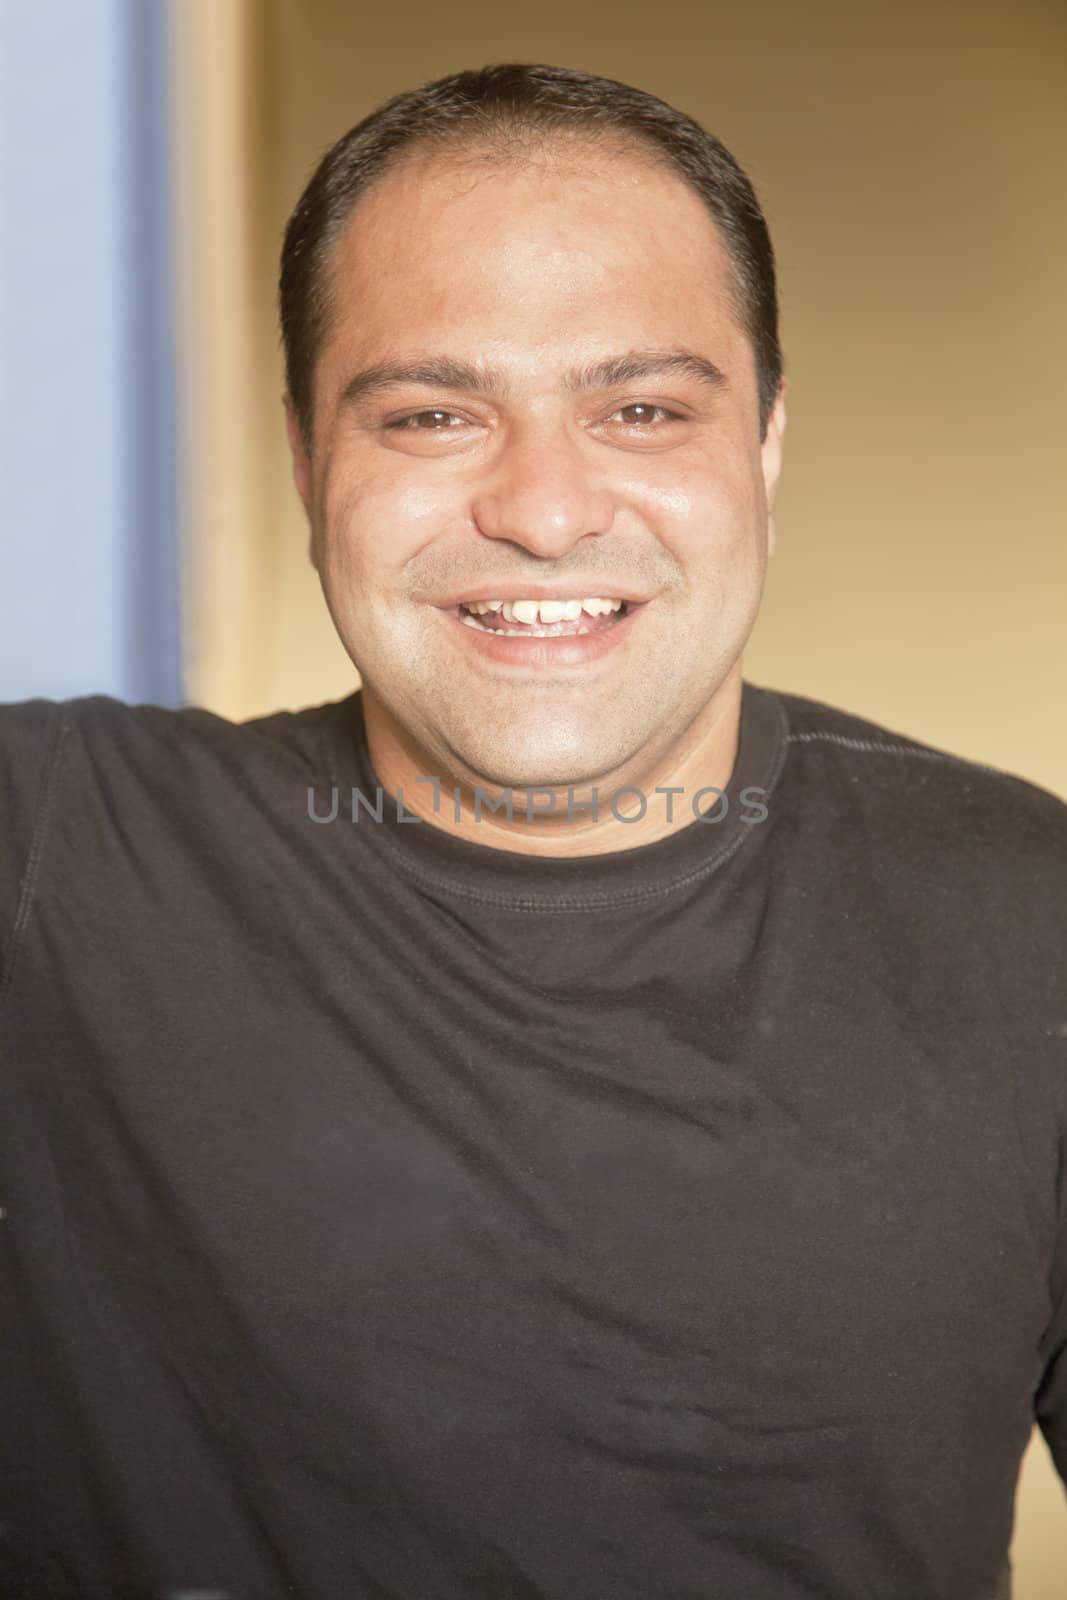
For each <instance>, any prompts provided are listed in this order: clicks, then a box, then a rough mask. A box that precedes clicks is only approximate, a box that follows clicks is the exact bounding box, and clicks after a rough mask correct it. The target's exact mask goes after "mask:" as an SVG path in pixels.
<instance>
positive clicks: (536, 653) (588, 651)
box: [437, 594, 644, 672]
mask: <svg viewBox="0 0 1067 1600" xmlns="http://www.w3.org/2000/svg"><path fill="white" fill-rule="evenodd" d="M472 598H473V597H472ZM490 598H492V599H498V598H499V595H493V596H491V597H490ZM524 598H528V599H531V600H532V599H533V598H534V596H533V595H532V594H528V595H527V596H525V597H524ZM545 598H546V599H552V598H554V597H553V596H551V595H549V596H545ZM605 598H607V597H606V596H605ZM613 598H617V597H613ZM437 609H438V610H439V611H440V614H441V616H443V617H445V618H447V619H448V621H449V623H450V625H451V626H452V627H454V628H455V630H456V633H457V635H458V636H459V638H460V639H461V640H462V643H463V646H464V647H465V648H466V649H468V650H470V651H472V652H473V653H474V655H475V656H476V657H481V658H482V659H483V660H485V661H487V662H495V663H496V664H497V665H499V666H504V667H508V668H527V669H533V670H534V671H538V672H540V671H550V670H552V669H554V668H566V667H591V666H592V665H593V663H594V662H597V661H600V660H601V659H603V658H606V657H607V656H609V655H611V654H612V653H613V652H614V651H615V650H616V649H617V648H618V647H619V646H620V645H623V644H624V643H625V641H626V640H627V639H628V638H629V635H630V631H631V629H632V628H633V627H634V625H635V622H636V620H637V618H639V617H640V616H641V615H642V613H643V610H644V606H643V605H642V604H634V603H628V604H627V605H625V606H624V607H623V608H622V610H621V611H618V612H616V613H614V614H613V617H612V619H611V620H608V618H606V617H599V618H588V619H587V621H588V624H589V626H588V629H587V630H584V631H582V632H581V633H578V632H577V631H576V630H577V628H578V627H579V626H580V624H578V623H570V624H567V625H558V624H556V625H538V624H527V625H525V626H524V625H522V624H511V623H509V624H508V625H507V629H506V630H504V629H486V628H478V627H471V625H470V622H469V621H464V618H465V617H467V616H468V615H469V614H468V613H467V612H466V611H465V610H464V608H463V605H462V603H459V604H456V605H453V606H447V607H445V606H441V607H438V608H437ZM476 620H481V619H476ZM564 626H566V631H563V629H564ZM546 627H551V631H545V630H546ZM557 629H558V631H557Z"/></svg>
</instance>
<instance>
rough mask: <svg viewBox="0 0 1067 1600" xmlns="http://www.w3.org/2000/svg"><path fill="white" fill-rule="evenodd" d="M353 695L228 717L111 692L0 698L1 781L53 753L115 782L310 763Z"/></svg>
mask: <svg viewBox="0 0 1067 1600" xmlns="http://www.w3.org/2000/svg"><path fill="white" fill-rule="evenodd" d="M355 699H356V696H350V697H349V699H348V700H340V701H328V702H324V703H323V704H320V705H315V706H306V707H303V708H302V709H300V710H297V711H273V712H269V713H266V714H263V715H260V716H255V717H250V718H246V719H243V720H236V719H233V718H229V717H226V716H223V715H221V714H219V713H218V712H214V711H210V710H208V709H206V708H205V707H202V706H194V705H186V706H180V707H167V706H159V705H152V704H129V703H127V702H125V701H122V700H118V699H115V698H114V697H113V696H111V695H104V694H93V695H82V696H79V697H76V698H71V699H66V700H49V699H33V700H23V701H18V702H13V703H10V704H3V705H0V769H2V770H4V771H5V772H6V777H7V782H8V784H9V786H11V785H14V784H15V783H16V782H18V780H19V779H20V777H21V779H22V780H23V781H27V780H30V779H31V778H32V777H33V776H34V775H35V774H37V775H39V774H40V769H41V768H42V767H46V766H47V765H48V764H49V761H50V759H51V760H53V761H62V762H63V763H65V764H74V763H88V764H89V765H90V766H94V767H99V768H101V769H102V770H104V771H106V772H107V774H108V775H109V777H110V779H111V780H112V781H114V782H120V781H121V780H122V778H123V776H124V775H129V776H131V777H132V776H134V775H135V774H136V773H138V772H157V773H158V772H160V771H161V770H162V769H164V768H175V767H177V768H182V769H185V770H186V771H190V770H192V769H195V768H197V767H205V766H206V767H213V768H215V769H216V770H220V771H222V770H225V769H227V768H229V769H231V770H232V771H233V772H234V773H235V774H237V773H239V772H240V771H241V770H242V769H247V768H256V767H258V766H260V765H261V764H264V763H266V764H267V765H271V764H275V765H277V764H279V763H280V764H282V765H283V766H287V767H289V768H290V770H291V769H292V768H293V767H294V766H295V767H301V768H304V769H309V768H315V767H317V766H318V765H319V763H320V761H321V753H322V748H323V740H324V738H325V737H326V735H327V731H328V729H329V727H330V726H331V724H332V723H333V722H334V721H335V720H336V718H337V717H338V716H339V715H343V714H344V711H345V709H346V708H347V707H349V706H350V705H351V703H352V702H353V701H354V700H355Z"/></svg>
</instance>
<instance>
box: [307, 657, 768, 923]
mask: <svg viewBox="0 0 1067 1600" xmlns="http://www.w3.org/2000/svg"><path fill="white" fill-rule="evenodd" d="M333 709H334V711H335V712H336V715H335V716H334V717H333V718H331V719H330V722H329V725H328V745H329V756H330V774H331V782H332V783H333V784H335V785H337V787H338V790H339V793H338V796H337V821H338V822H339V823H341V825H347V824H349V823H351V826H352V827H353V830H358V831H359V832H360V833H361V834H362V835H363V836H364V837H368V836H370V837H372V838H373V841H374V843H375V844H376V845H377V847H378V848H379V849H380V850H381V851H382V853H383V854H386V855H387V856H388V857H389V859H390V861H391V862H392V864H393V865H394V866H395V868H396V869H397V870H399V871H401V872H403V873H404V874H405V875H406V876H407V877H408V878H410V879H412V880H414V881H415V882H417V883H421V884H423V885H424V886H425V887H426V888H428V889H435V890H437V891H439V892H442V893H444V894H449V895H453V896H456V897H458V898H460V899H464V900H467V901H474V902H478V903H481V904H484V905H487V906H490V905H491V906H494V907H497V908H500V909H504V910H507V909H511V910H516V911H522V912H535V911H547V912H559V911H598V910H610V909H614V908H623V907H626V906H628V905H635V904H639V903H641V902H644V901H648V900H657V899H660V898H662V897H665V896H669V895H671V894H674V893H679V892H684V891H686V890H688V889H689V888H691V887H692V886H693V885H695V884H696V883H697V882H698V881H699V880H701V879H703V878H704V877H706V876H708V875H710V874H711V873H713V872H716V871H718V870H719V869H720V868H721V867H723V866H724V865H725V864H726V862H727V861H729V860H730V859H731V858H732V857H733V856H734V855H735V854H736V852H737V851H738V850H739V849H741V848H742V847H743V846H745V844H746V842H749V841H752V840H754V839H757V838H758V837H759V836H760V835H761V834H762V832H763V830H764V828H765V827H766V826H767V825H768V822H769V820H770V817H771V814H772V809H773V799H772V795H773V791H774V788H775V784H776V782H777V779H778V775H779V773H780V771H781V768H782V765H783V763H784V760H785V755H786V751H787V748H788V742H787V726H786V714H785V708H784V707H783V705H782V704H781V701H780V700H779V699H778V697H777V696H776V695H775V694H774V693H773V692H772V691H770V690H767V689H761V688H758V687H756V686H755V685H753V684H750V683H748V682H746V683H745V684H744V685H743V688H742V697H741V717H740V728H739V737H738V750H737V756H736V759H735V762H734V768H733V772H732V773H731V776H730V779H729V782H728V783H727V785H726V788H725V800H726V804H725V806H724V804H723V801H722V800H721V799H719V798H718V797H717V796H716V795H715V794H714V793H712V794H709V795H707V796H705V797H704V798H703V799H702V800H701V801H700V802H699V810H700V812H701V813H703V815H704V816H705V817H706V818H712V817H714V818H717V820H697V819H695V820H693V821H692V822H689V823H687V824H686V826H685V827H682V828H679V829H677V830H676V831H675V832H673V833H671V834H668V835H667V836H666V837H665V838H663V839H657V840H656V841H654V842H653V843H652V844H646V845H639V846H636V847H634V848H631V849H622V850H616V851H612V852H610V853H608V854H604V855H591V856H575V857H561V856H548V857H546V856H534V855H524V854H522V853H521V852H519V851H512V850H502V849H498V848H497V847H496V846H493V845H483V844H476V843H474V842H473V841H472V840H469V839H465V838H459V837H457V836H456V835H455V834H452V833H448V832H446V831H445V830H444V829H443V828H441V827H439V826H437V825H436V824H435V823H433V822H432V821H411V820H404V818H405V817H406V818H408V819H410V818H411V817H412V815H413V813H412V811H411V806H410V802H408V803H405V804H404V805H403V806H398V804H397V800H396V797H395V796H394V795H391V794H390V793H389V792H388V791H387V790H385V789H384V787H383V786H381V785H380V783H379V779H378V777H377V775H376V774H375V772H374V768H373V765H372V763H371V759H370V751H369V748H368V745H367V736H366V727H365V723H364V717H363V699H362V694H361V693H360V691H358V690H357V691H356V693H355V694H353V695H350V696H349V697H348V698H347V699H345V700H342V701H338V702H337V703H336V704H335V706H334V708H333ZM350 790H356V791H358V793H359V796H360V798H359V799H358V800H357V801H356V802H355V803H353V795H352V794H351V792H350ZM379 790H381V793H380V794H379ZM746 790H754V791H756V792H755V793H753V794H749V795H748V796H747V797H745V798H743V795H744V792H745V791H746ZM425 792H426V796H430V795H431V794H432V790H431V789H430V788H429V787H426V791H425ZM609 796H610V790H609V789H602V791H601V799H600V805H601V815H603V812H604V810H605V809H606V807H607V804H608V800H609ZM320 803H321V802H320ZM439 803H440V806H441V807H442V808H444V807H445V806H449V807H450V806H451V805H452V803H453V802H452V795H451V792H450V790H449V789H448V788H447V786H446V785H445V784H442V786H441V790H440V802H439ZM649 803H650V804H656V805H665V804H666V799H665V797H663V796H650V797H649ZM627 804H628V805H635V804H636V797H635V796H632V795H631V796H629V797H628V800H627V801H622V800H621V798H620V808H621V807H622V806H624V805H627ZM674 805H675V806H676V807H678V808H684V809H685V810H686V811H688V812H690V813H691V812H692V808H693V796H692V795H689V794H687V795H676V796H675V798H674ZM761 808H762V810H763V812H764V813H765V815H762V816H761V814H760V813H761ZM379 811H380V813H381V821H378V820H377V813H378V812H379ZM353 812H355V814H356V820H355V821H354V822H353V821H352V817H353ZM675 814H676V815H677V814H678V812H677V811H676V813H675ZM749 847H750V848H751V843H750V845H749Z"/></svg>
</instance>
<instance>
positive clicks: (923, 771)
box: [775, 691, 1067, 881]
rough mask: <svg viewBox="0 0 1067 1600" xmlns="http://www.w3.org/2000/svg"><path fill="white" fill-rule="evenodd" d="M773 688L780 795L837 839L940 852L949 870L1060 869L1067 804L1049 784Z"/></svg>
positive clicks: (1066, 850) (1065, 866) (1065, 860)
mask: <svg viewBox="0 0 1067 1600" xmlns="http://www.w3.org/2000/svg"><path fill="white" fill-rule="evenodd" d="M775 693H776V697H777V699H778V700H779V702H780V704H781V706H782V709H783V711H784V713H785V724H786V731H785V735H784V737H785V741H786V748H787V758H786V761H785V767H784V774H783V776H784V779H785V789H786V792H788V793H790V794H792V795H793V796H794V797H795V798H796V801H797V803H798V804H800V805H806V806H807V807H808V808H814V809H816V810H818V809H820V808H821V810H822V812H823V813H824V821H825V823H826V825H827V827H828V829H829V830H837V832H838V837H839V840H840V842H841V843H845V842H846V841H847V839H848V838H849V837H851V838H853V839H858V840H861V841H865V842H868V843H869V844H870V846H871V848H877V847H878V845H879V844H881V845H882V846H883V847H888V848H892V849H893V850H894V851H897V852H900V853H910V854H911V855H913V856H930V857H935V856H940V857H941V858H942V859H943V861H944V862H945V864H946V866H949V867H951V866H953V865H955V866H961V865H963V864H964V863H966V862H968V861H971V862H975V863H976V864H977V863H981V864H982V865H983V867H984V868H988V866H989V864H990V863H992V862H995V861H1000V862H1010V863H1011V865H1012V867H1013V870H1014V872H1016V873H1017V872H1018V871H1020V870H1027V869H1028V868H1032V869H1033V870H1034V871H1035V872H1037V871H1039V870H1047V869H1052V870H1053V871H1056V870H1057V869H1058V870H1059V871H1061V872H1062V873H1064V874H1065V875H1067V804H1065V803H1064V801H1063V800H1061V799H1060V798H1059V797H1058V796H1057V795H1055V794H1053V793H1052V792H1051V791H1050V790H1048V789H1045V788H1042V787H1041V786H1040V785H1039V784H1036V783H1033V782H1031V781H1029V780H1028V779H1025V778H1021V777H1019V776H1017V775H1016V774H1014V773H1011V772H1007V771H1004V770H1002V769H1000V768H998V767H994V766H991V765H987V764H985V763H983V762H980V761H975V760H970V759H968V758H966V757H964V756H960V755H956V754H954V753H953V752H952V751H950V750H946V749H942V748H940V747H938V746H936V745H933V744H928V743H925V742H923V741H922V740H920V739H917V738H914V737H912V736H911V735H908V734H905V733H901V732H899V731H897V730H895V729H893V728H890V727H887V726H885V725H884V724H882V723H879V722H875V721H872V720H870V719H869V718H866V717H861V716H859V715H856V714H855V713H853V712H851V711H846V710H843V709H841V708H840V707H837V706H832V705H827V704H825V703H823V702H821V701H818V700H814V699H808V698H806V697H804V696H802V695H798V694H791V693H784V692H781V691H775ZM1061 881H1063V880H1062V879H1061Z"/></svg>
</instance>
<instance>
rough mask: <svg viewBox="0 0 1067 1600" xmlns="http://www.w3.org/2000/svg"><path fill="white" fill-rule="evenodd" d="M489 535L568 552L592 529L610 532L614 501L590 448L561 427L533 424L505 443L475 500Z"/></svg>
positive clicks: (536, 550)
mask: <svg viewBox="0 0 1067 1600" xmlns="http://www.w3.org/2000/svg"><path fill="white" fill-rule="evenodd" d="M471 511H472V514H473V517H474V521H475V523H476V525H477V527H478V529H479V531H480V532H481V533H483V534H484V535H485V536H486V538H488V539H507V540H508V541H509V542H510V543H512V544H517V545H521V546H522V548H523V549H524V550H528V551H530V553H531V554H532V555H537V556H543V557H546V558H548V557H553V556H555V557H558V556H562V555H565V554H566V552H567V551H568V550H570V549H571V547H572V546H573V545H575V544H577V543H578V541H579V540H580V539H584V538H586V537H587V536H588V535H589V534H600V533H606V532H607V531H608V529H609V528H610V527H611V522H612V518H613V516H614V505H613V502H612V498H611V496H610V495H609V493H608V491H607V489H606V487H605V485H604V482H603V478H602V476H601V475H600V473H598V471H597V468H596V467H595V465H594V464H593V462H591V461H590V459H589V455H588V447H586V448H585V449H583V447H582V443H581V441H580V440H577V439H575V438H573V436H571V435H570V434H569V433H568V432H566V431H565V429H564V428H563V427H562V426H560V427H555V426H552V427H547V426H546V427H537V428H528V429H526V430H524V431H522V432H516V433H513V434H512V436H511V437H510V438H508V439H507V440H506V441H505V442H504V443H503V445H502V446H501V449H500V453H499V455H498V456H497V457H496V459H495V461H494V462H493V465H492V467H491V469H490V470H489V472H488V474H487V476H486V478H485V479H484V480H483V481H482V483H481V484H480V485H479V487H478V489H477V491H476V492H475V494H474V496H473V500H472V505H471Z"/></svg>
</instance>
